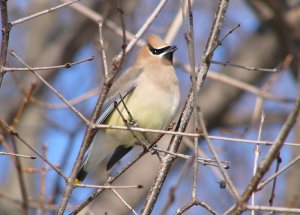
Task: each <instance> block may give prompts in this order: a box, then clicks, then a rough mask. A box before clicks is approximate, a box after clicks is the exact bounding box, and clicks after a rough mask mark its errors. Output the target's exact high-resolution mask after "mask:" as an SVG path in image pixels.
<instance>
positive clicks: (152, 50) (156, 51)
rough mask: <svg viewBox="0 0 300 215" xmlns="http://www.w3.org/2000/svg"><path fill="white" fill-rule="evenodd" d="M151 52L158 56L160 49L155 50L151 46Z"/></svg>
mask: <svg viewBox="0 0 300 215" xmlns="http://www.w3.org/2000/svg"><path fill="white" fill-rule="evenodd" d="M149 50H150V52H151V53H152V54H154V55H158V49H155V48H153V47H152V46H149Z"/></svg>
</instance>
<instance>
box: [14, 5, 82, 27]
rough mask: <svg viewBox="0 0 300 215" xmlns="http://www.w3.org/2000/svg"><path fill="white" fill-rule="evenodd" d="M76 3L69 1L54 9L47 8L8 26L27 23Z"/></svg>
mask: <svg viewBox="0 0 300 215" xmlns="http://www.w3.org/2000/svg"><path fill="white" fill-rule="evenodd" d="M78 1H79V0H72V1H69V2H67V3H63V4H60V5H57V6H55V7H51V8H49V9H47V10H43V11H41V12H38V13H35V14H32V15H30V16H26V17H24V18H21V19H18V20H15V21H13V22H11V23H10V24H11V25H12V26H14V25H17V24H20V23H23V22H25V21H28V20H30V19H34V18H36V17H39V16H42V15H45V14H47V13H50V12H53V11H55V10H58V9H60V8H63V7H66V6H68V5H70V4H73V3H75V2H78Z"/></svg>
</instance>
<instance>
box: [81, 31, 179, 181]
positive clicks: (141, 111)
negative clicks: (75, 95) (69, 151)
mask: <svg viewBox="0 0 300 215" xmlns="http://www.w3.org/2000/svg"><path fill="white" fill-rule="evenodd" d="M146 41H147V45H145V46H143V47H141V48H140V50H139V52H138V55H137V58H136V62H135V63H134V64H133V65H132V66H131V67H130V68H128V69H127V71H125V72H124V74H122V75H121V76H120V77H119V78H118V79H117V80H116V81H115V82H114V84H113V86H112V87H111V89H110V91H109V94H108V95H107V100H106V102H105V104H104V107H103V111H102V115H101V117H100V119H99V120H98V122H99V123H103V124H110V125H121V126H124V122H123V119H122V117H121V115H120V114H119V113H118V111H117V110H116V109H115V108H114V105H113V103H114V102H115V101H117V102H118V106H117V107H118V109H119V110H120V111H121V114H122V116H123V117H125V118H126V119H127V120H128V122H129V121H130V118H129V114H128V112H127V111H126V109H125V107H124V105H123V103H122V102H120V96H119V95H120V94H121V95H122V97H123V101H124V102H125V104H126V107H127V108H128V110H129V111H130V113H131V115H132V116H133V119H134V120H135V121H136V126H138V127H143V128H148V129H165V128H166V127H167V126H168V125H169V123H170V122H171V121H172V119H173V118H174V116H175V114H176V112H177V109H178V106H179V100H180V94H179V87H178V80H177V77H176V74H175V71H174V68H173V65H172V56H173V52H175V51H176V47H175V46H168V45H167V44H166V43H165V42H164V41H163V40H161V39H160V38H159V37H158V36H157V35H150V36H148V38H147V40H146ZM135 134H136V135H137V136H138V138H139V139H142V140H143V141H145V142H148V143H153V142H154V141H155V140H156V139H157V138H158V136H159V135H158V134H156V133H145V134H141V133H140V132H135ZM136 143H137V139H136V138H135V137H134V135H133V134H132V133H131V132H130V131H124V130H111V129H107V130H100V131H98V132H97V134H96V136H95V138H94V140H93V142H92V145H91V147H90V150H89V152H88V153H87V155H86V157H85V161H84V163H83V164H82V167H81V169H80V171H79V173H78V176H77V182H80V181H82V180H83V179H84V178H85V176H86V175H87V174H88V173H89V172H90V171H91V170H93V169H94V168H96V167H97V166H98V164H99V163H100V162H106V160H107V158H109V157H110V159H109V161H108V163H107V164H106V165H107V169H110V168H111V167H112V166H113V165H114V164H115V163H116V162H117V161H119V160H120V159H121V158H122V157H123V156H124V155H125V154H126V153H127V152H128V151H129V150H130V149H131V148H132V147H133V146H134V145H135V144H136ZM114 151H115V152H114Z"/></svg>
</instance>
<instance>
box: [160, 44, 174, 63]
mask: <svg viewBox="0 0 300 215" xmlns="http://www.w3.org/2000/svg"><path fill="white" fill-rule="evenodd" d="M176 50H177V47H176V46H170V47H169V48H168V49H167V50H166V51H165V53H164V55H163V58H164V59H166V60H167V61H169V62H171V63H172V62H173V53H174V52H175V51H176Z"/></svg>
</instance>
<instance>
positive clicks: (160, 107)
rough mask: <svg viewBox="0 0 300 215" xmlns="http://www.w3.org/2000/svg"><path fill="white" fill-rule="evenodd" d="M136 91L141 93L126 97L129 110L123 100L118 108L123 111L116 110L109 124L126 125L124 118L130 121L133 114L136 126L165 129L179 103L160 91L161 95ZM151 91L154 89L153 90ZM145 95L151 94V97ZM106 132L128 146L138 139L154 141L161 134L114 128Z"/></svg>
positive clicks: (147, 141) (108, 121) (117, 141)
mask: <svg viewBox="0 0 300 215" xmlns="http://www.w3.org/2000/svg"><path fill="white" fill-rule="evenodd" d="M146 90H147V89H146ZM149 90H151V89H149ZM136 92H140V93H136V94H134V93H133V94H132V95H131V96H129V97H127V98H126V99H124V102H125V104H126V107H127V109H128V111H127V110H126V108H125V107H124V105H123V104H122V102H121V103H120V104H119V105H118V109H119V111H120V112H121V113H119V112H118V111H117V110H114V111H113V113H112V114H111V116H110V117H109V119H108V120H107V124H110V125H120V126H124V125H125V123H124V120H123V119H126V120H127V123H130V122H131V119H130V115H132V118H133V119H132V120H134V121H135V122H136V124H135V125H134V126H135V127H141V128H146V129H158V130H159V129H165V128H166V127H167V126H168V125H169V123H170V122H171V120H172V118H173V116H174V112H175V111H176V109H177V108H176V107H175V108H174V105H175V106H177V104H173V103H174V102H173V101H172V97H170V94H169V93H165V92H159V95H157V94H153V93H152V94H149V93H147V92H142V91H138V90H137V91H136ZM151 92H153V91H152V90H151ZM145 95H149V96H150V97H147V96H145ZM128 112H129V113H130V114H129V113H128ZM106 133H107V135H109V136H112V137H113V138H115V139H116V144H120V142H122V144H124V145H128V146H130V145H134V144H135V143H136V142H139V141H138V140H137V139H140V140H142V141H143V142H146V143H153V142H154V141H155V140H156V139H157V138H158V137H159V136H160V134H158V133H149V132H145V133H142V132H136V131H135V132H134V135H133V131H124V130H112V129H109V130H106ZM135 136H136V137H135Z"/></svg>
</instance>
